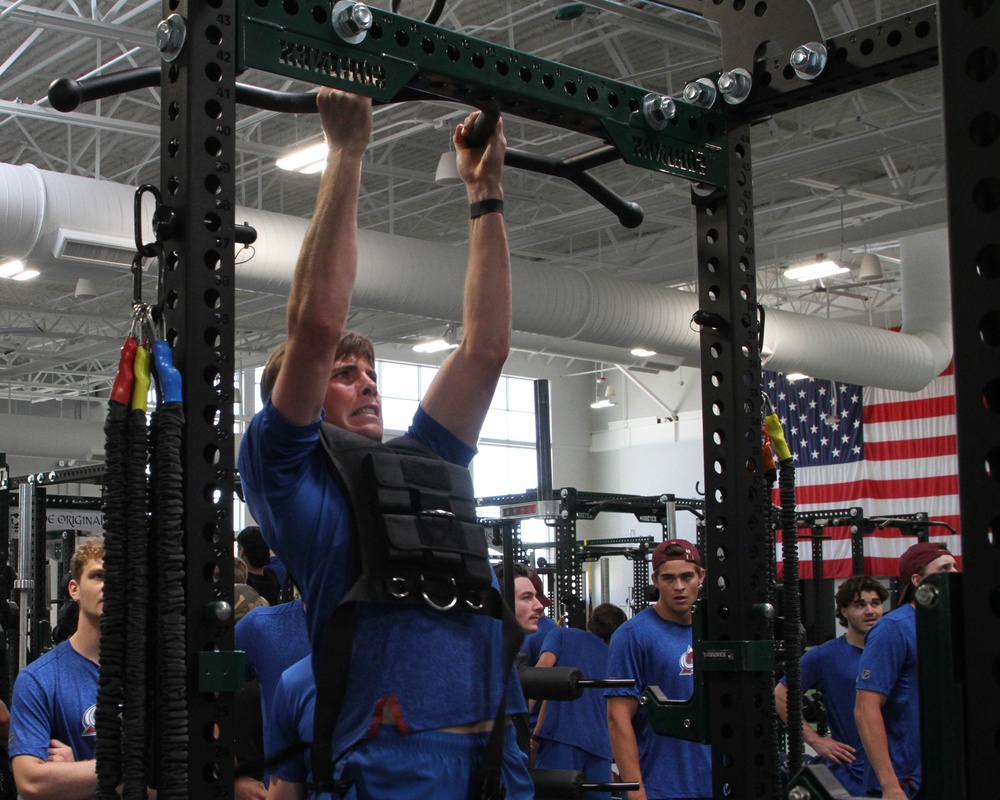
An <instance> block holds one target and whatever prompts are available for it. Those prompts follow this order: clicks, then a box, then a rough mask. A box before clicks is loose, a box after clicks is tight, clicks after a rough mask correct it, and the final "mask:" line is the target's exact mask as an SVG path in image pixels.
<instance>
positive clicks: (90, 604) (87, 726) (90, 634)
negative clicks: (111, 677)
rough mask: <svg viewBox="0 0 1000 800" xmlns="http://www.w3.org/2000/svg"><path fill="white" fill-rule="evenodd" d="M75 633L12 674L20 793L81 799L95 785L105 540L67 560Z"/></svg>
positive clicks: (13, 747) (41, 798) (12, 741)
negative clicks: (76, 614)
mask: <svg viewBox="0 0 1000 800" xmlns="http://www.w3.org/2000/svg"><path fill="white" fill-rule="evenodd" d="M70 574H71V580H70V582H69V596H70V597H71V598H72V599H73V601H74V602H76V603H77V604H78V605H79V607H80V621H79V624H78V625H77V629H76V633H74V634H73V635H72V636H70V637H69V639H67V640H66V641H64V642H62V643H61V644H59V645H58V646H57V647H55V648H54V649H52V650H50V651H49V652H48V653H46V654H45V655H43V656H41V657H40V658H38V659H36V660H35V661H33V662H31V663H30V664H29V665H28V666H27V667H25V668H24V669H23V670H21V672H20V673H19V674H18V676H17V680H16V681H15V683H14V693H13V700H12V702H11V722H10V737H9V746H8V750H9V752H10V757H11V767H12V769H13V771H14V781H15V783H16V784H17V789H18V792H19V793H20V796H21V797H22V798H24V800H49V799H50V798H59V800H84V798H89V797H93V796H94V794H95V792H96V791H97V771H96V764H97V762H96V761H95V760H94V744H95V741H96V731H95V729H94V712H95V710H96V707H97V663H98V655H99V647H100V635H101V628H100V623H101V611H102V609H103V607H104V541H103V540H102V539H99V538H91V539H88V540H87V541H85V542H84V543H83V544H81V545H80V546H79V547H78V548H77V550H76V552H75V553H73V557H72V559H71V560H70Z"/></svg>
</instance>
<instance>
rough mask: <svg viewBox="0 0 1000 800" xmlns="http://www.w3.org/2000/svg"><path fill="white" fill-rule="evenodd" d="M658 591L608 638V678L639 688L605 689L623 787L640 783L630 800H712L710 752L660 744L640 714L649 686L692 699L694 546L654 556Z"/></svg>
mask: <svg viewBox="0 0 1000 800" xmlns="http://www.w3.org/2000/svg"><path fill="white" fill-rule="evenodd" d="M652 577H653V583H654V585H655V586H656V588H657V589H658V590H659V593H660V596H659V598H658V599H657V601H656V603H655V604H654V605H652V606H650V607H649V608H646V609H644V610H643V611H640V612H639V613H638V614H636V615H635V616H634V617H632V619H630V620H629V621H628V622H626V623H625V624H624V625H622V626H621V627H620V628H619V629H618V630H617V631H615V633H614V635H613V636H612V637H611V648H610V651H609V653H608V674H609V675H613V676H614V677H616V678H635V681H636V684H635V687H634V688H629V689H607V690H605V692H604V696H605V697H606V698H607V699H608V732H609V733H610V736H611V749H612V751H613V752H614V756H615V763H617V765H618V772H619V774H620V775H621V779H622V780H623V781H629V782H631V781H638V782H639V785H640V788H639V791H637V792H629V800H666V799H667V798H670V799H671V800H680V798H707V797H711V796H712V751H711V748H710V747H709V745H705V744H700V743H698V742H689V741H685V740H683V739H674V738H671V737H669V736H660V735H659V734H656V733H654V732H653V729H652V728H651V727H650V726H649V721H648V720H647V719H646V714H645V712H644V711H643V710H642V708H640V706H639V696H640V695H641V694H642V692H643V690H645V688H646V687H647V686H651V685H653V686H659V687H660V689H661V690H662V691H663V693H664V694H665V695H666V696H667V697H669V698H670V699H672V700H688V699H689V698H690V697H691V694H692V693H693V692H694V649H693V644H692V637H691V625H692V622H693V621H694V617H693V611H692V609H693V607H694V604H695V601H696V600H697V599H698V591H699V589H700V588H701V585H702V583H704V581H705V571H704V570H703V569H702V566H701V556H700V555H699V554H698V551H697V549H696V548H695V546H694V545H693V544H691V543H690V542H687V541H684V540H683V539H671V540H668V541H666V542H662V543H660V544H658V545H657V546H656V549H655V550H654V551H653V576H652Z"/></svg>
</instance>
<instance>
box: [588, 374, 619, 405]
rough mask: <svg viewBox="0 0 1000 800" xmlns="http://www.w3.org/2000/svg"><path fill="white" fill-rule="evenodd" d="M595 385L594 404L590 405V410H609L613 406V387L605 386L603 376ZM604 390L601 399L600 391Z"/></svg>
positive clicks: (614, 394)
mask: <svg viewBox="0 0 1000 800" xmlns="http://www.w3.org/2000/svg"><path fill="white" fill-rule="evenodd" d="M596 383H597V385H596V387H595V388H594V402H593V403H591V404H590V407H591V408H611V406H613V405H614V404H615V396H616V392H615V387H614V386H610V385H608V384H607V381H606V380H605V379H604V376H603V375H602V376H600V377H599V378H598V379H597V381H596ZM602 388H603V389H604V392H603V395H604V396H603V397H602V396H601V394H602V392H601V389H602Z"/></svg>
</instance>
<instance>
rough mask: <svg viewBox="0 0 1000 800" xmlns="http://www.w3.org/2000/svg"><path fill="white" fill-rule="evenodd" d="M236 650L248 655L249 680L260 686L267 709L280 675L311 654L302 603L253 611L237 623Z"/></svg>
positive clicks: (263, 705) (253, 609) (295, 601)
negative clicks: (254, 680)
mask: <svg viewBox="0 0 1000 800" xmlns="http://www.w3.org/2000/svg"><path fill="white" fill-rule="evenodd" d="M235 644H236V649H237V650H242V651H243V652H244V653H246V678H247V680H250V679H252V678H254V677H257V679H258V680H259V682H260V707H261V711H262V712H263V714H264V719H267V715H268V706H269V705H270V703H271V697H272V696H273V695H274V688H275V687H276V686H277V685H278V680H279V679H280V678H281V673H282V672H284V671H285V670H286V669H287V668H288V667H290V666H291V665H292V664H294V663H295V662H296V661H298V660H299V659H300V658H305V657H306V656H308V655H309V654H310V653H311V652H312V648H310V646H309V632H308V630H307V629H306V612H305V611H304V610H303V608H302V601H301V600H293V601H292V602H290V603H282V604H280V605H277V606H259V607H257V608H252V609H250V611H248V612H247V615H246V616H245V617H243V619H241V620H240V621H239V622H237V623H236V640H235Z"/></svg>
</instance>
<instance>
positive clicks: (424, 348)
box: [413, 339, 458, 353]
mask: <svg viewBox="0 0 1000 800" xmlns="http://www.w3.org/2000/svg"><path fill="white" fill-rule="evenodd" d="M456 347H458V344H456V343H455V342H446V341H445V340H444V339H431V340H430V341H429V342H421V343H420V344H415V345H413V351H414V352H416V353H440V352H441V351H442V350H454V349H455V348H456Z"/></svg>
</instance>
